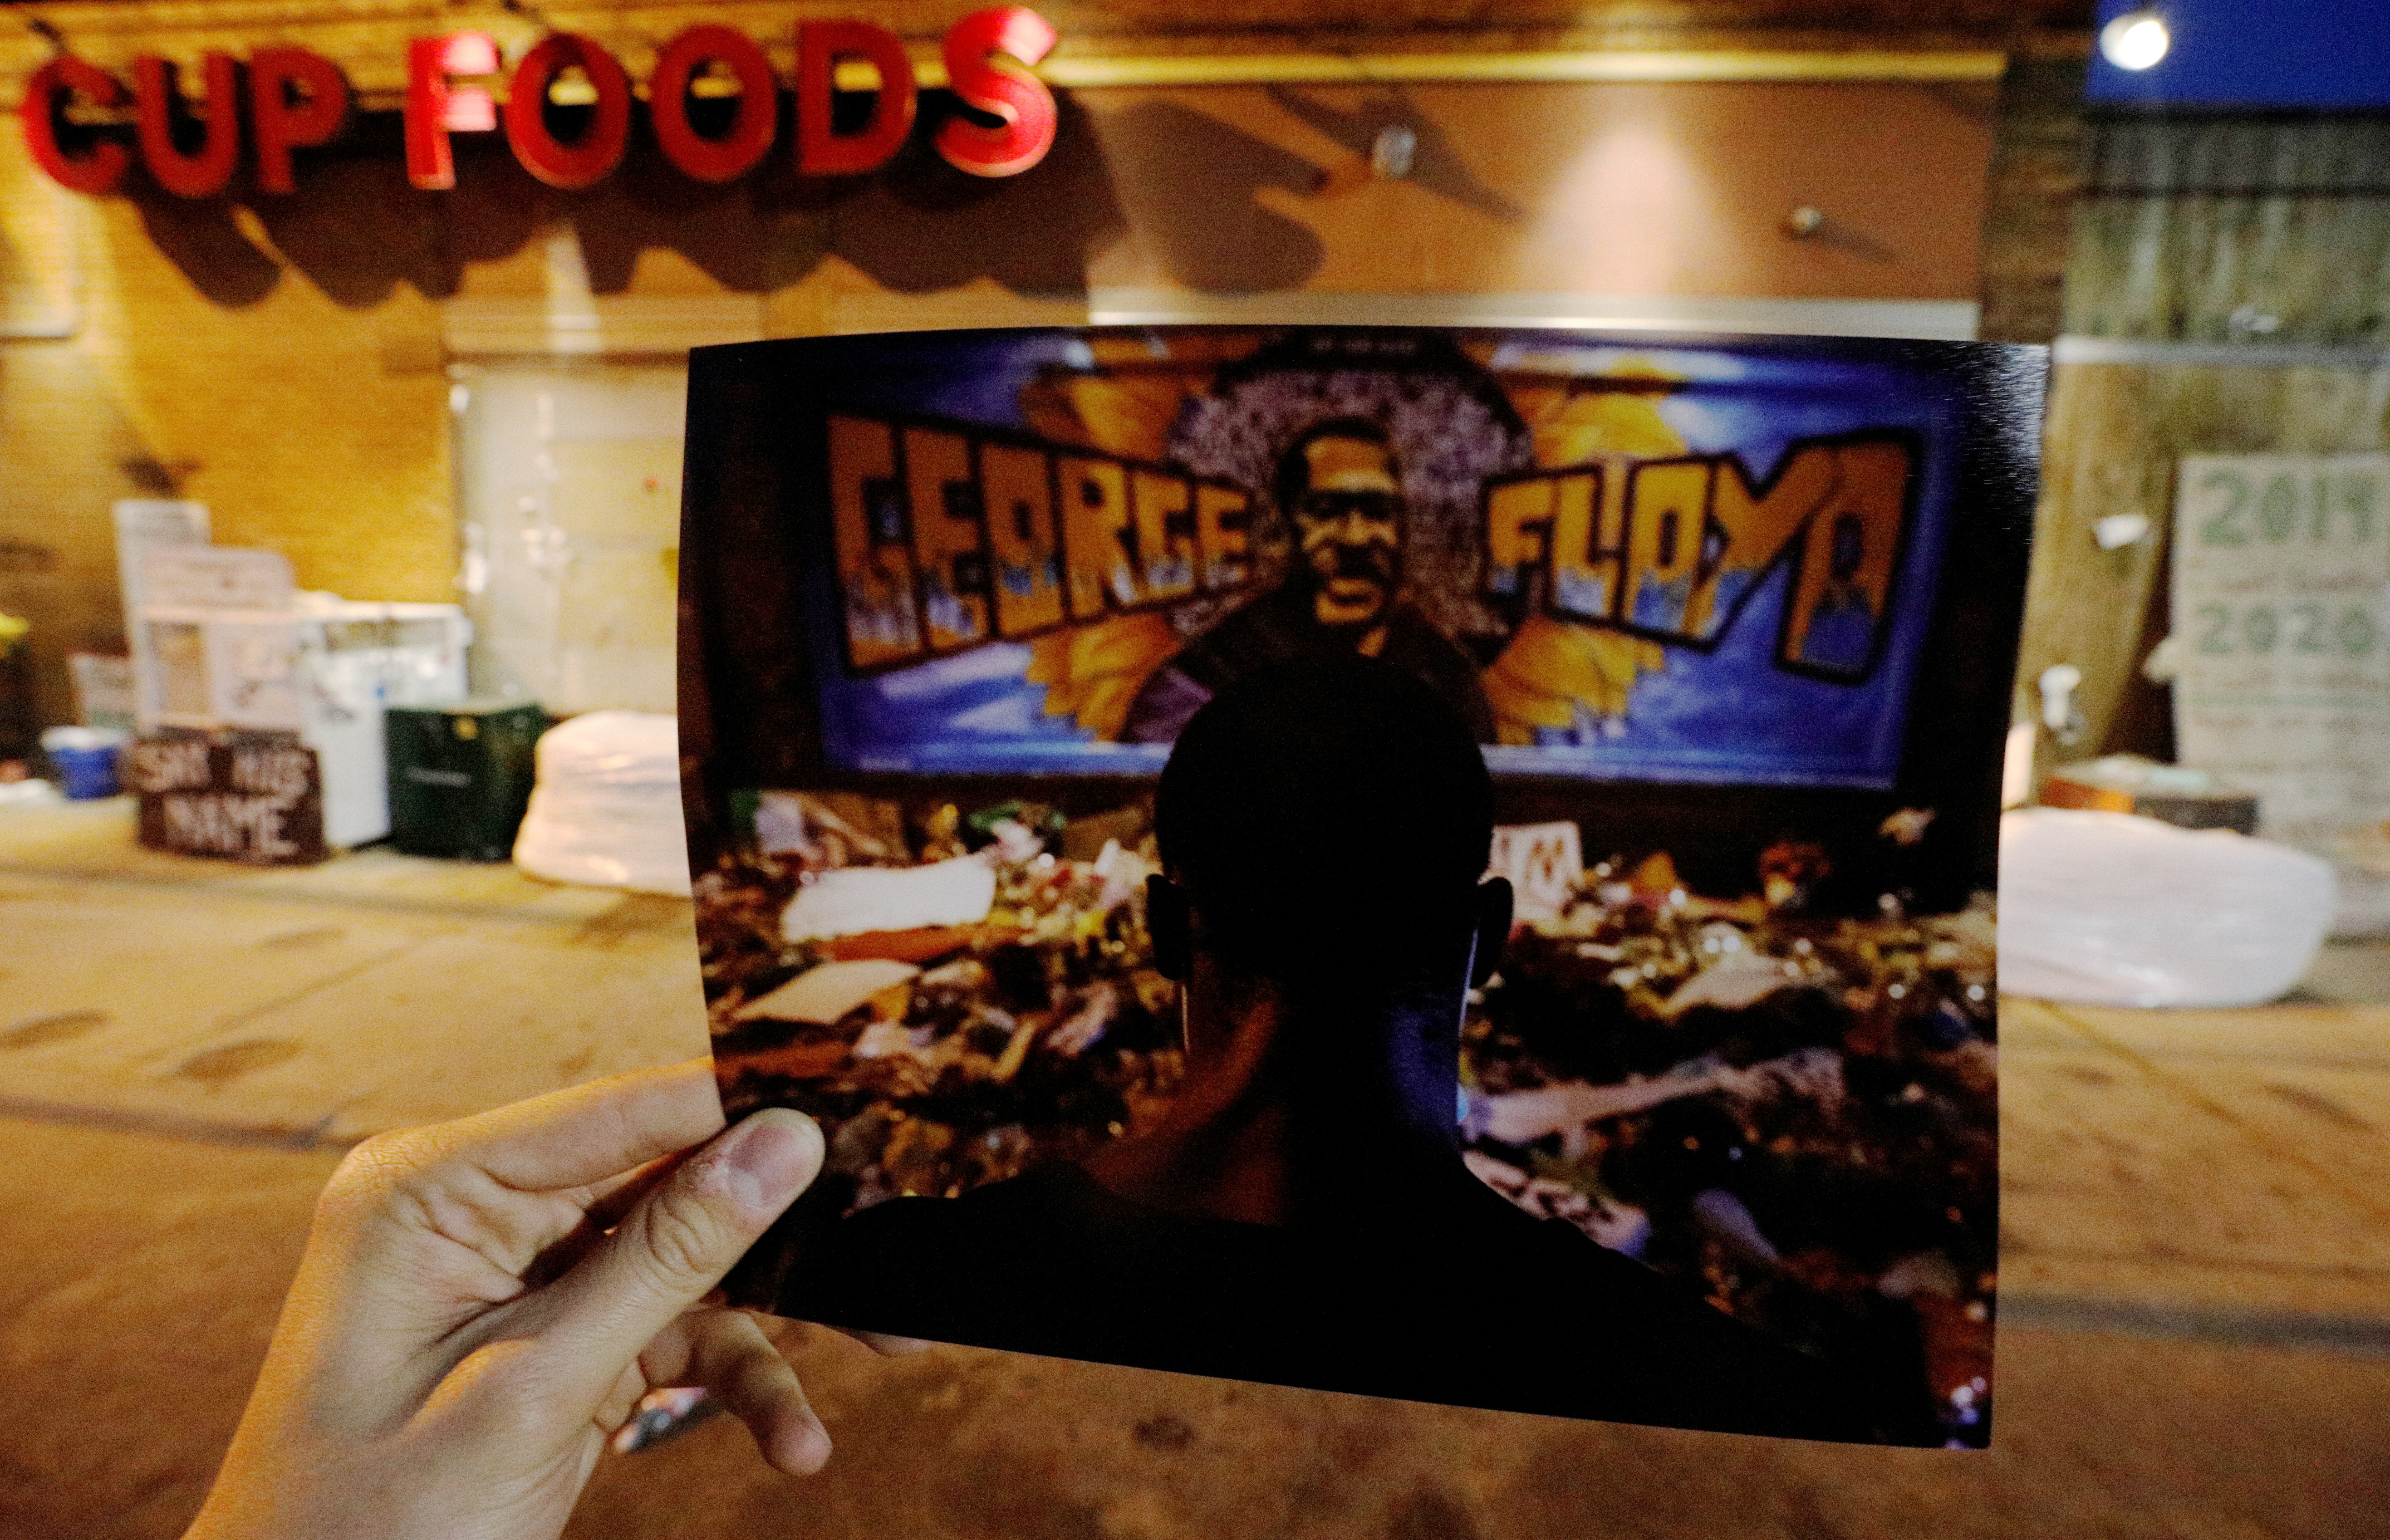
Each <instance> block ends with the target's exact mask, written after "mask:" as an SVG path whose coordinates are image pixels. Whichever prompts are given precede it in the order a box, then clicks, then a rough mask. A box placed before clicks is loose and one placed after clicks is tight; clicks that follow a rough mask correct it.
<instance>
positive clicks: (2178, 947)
mask: <svg viewBox="0 0 2390 1540" xmlns="http://www.w3.org/2000/svg"><path fill="white" fill-rule="evenodd" d="M2332 897H2333V892H2332V867H2331V866H2328V865H2327V864H2325V863H2324V862H2322V861H2319V860H2318V859H2317V858H2316V857H2314V856H2312V855H2309V854H2307V853H2305V852H2303V851H2295V850H2292V849H2290V848H2289V847H2287V846H2284V845H2277V844H2273V843H2270V842H2268V841H2264V840H2252V839H2249V838H2247V837H2246V836H2244V835H2240V834H2233V833H2229V832H2228V831H2225V830H2221V829H2204V830H2199V831H2196V832H2194V831H2192V830H2190V829H2182V828H2175V827H2174V826H2173V825H2172V824H2162V823H2159V822H2158V821H2157V820H2156V819H2154V818H2142V817H2137V816H2134V815H2131V814H2127V813H2088V812H2077V811H2074V810H2072V809H2065V808H2050V807H2037V808H2028V809H2025V810H2023V811H2021V812H2016V813H2011V814H2007V815H2004V816H2002V818H2001V819H2000V943H1999V957H2000V988H2001V989H2002V990H2003V991H2005V992H2006V993H2009V994H2011V995H2038V996H2040V997H2041V998H2044V999H2049V1000H2068V1001H2074V1002H2076V1003H2079V1004H2083V1005H2099V1006H2194V1007H2198V1006H2205V1007H2224V1006H2254V1005H2259V1004H2262V1003H2264V1002H2265V1001H2268V1000H2271V999H2273V998H2274V997H2275V996H2277V995H2281V994H2282V993H2283V992H2284V991H2285V990H2287V989H2289V988H2290V987H2291V986H2292V985H2293V984H2295V983H2297V982H2299V979H2300V978H2301V977H2302V976H2303V975H2304V974H2305V973H2306V970H2307V968H2308V967H2309V965H2310V964H2312V963H2313V962H2314V961H2315V955H2316V948H2317V947H2319V946H2320V945H2321V944H2322V943H2323V937H2324V932H2325V930H2326V929H2327V928H2328V927H2330V925H2331V924H2332Z"/></svg>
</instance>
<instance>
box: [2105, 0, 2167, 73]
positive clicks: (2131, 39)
mask: <svg viewBox="0 0 2390 1540" xmlns="http://www.w3.org/2000/svg"><path fill="white" fill-rule="evenodd" d="M2173 43H2174V34H2173V33H2171V32H2167V31H2166V24H2165V17H2162V16H2160V15H2159V14H2158V13H2157V10H2156V8H2155V7H2154V6H2142V7H2141V8H2140V9H2139V10H2130V11H2127V12H2126V13H2125V14H2124V15H2122V16H2120V17H2118V18H2116V19H2114V21H2111V22H2109V23H2108V24H2107V25H2106V26H2104V27H2102V28H2101V29H2100V57H2101V58H2104V59H2106V60H2107V61H2108V62H2109V63H2111V64H2113V65H2114V66H2115V67H2116V68H2117V69H2119V70H2146V69H2148V68H2149V67H2150V66H2151V65H2152V64H2155V63H2156V62H2157V61H2158V60H2160V59H2162V58H2165V57H2166V49H2167V48H2168V47H2169V46H2171V45H2173Z"/></svg>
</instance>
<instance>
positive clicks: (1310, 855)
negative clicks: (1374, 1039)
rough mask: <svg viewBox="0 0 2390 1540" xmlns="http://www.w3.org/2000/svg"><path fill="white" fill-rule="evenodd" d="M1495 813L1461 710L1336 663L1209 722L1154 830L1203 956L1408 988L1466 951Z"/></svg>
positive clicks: (1281, 673)
mask: <svg viewBox="0 0 2390 1540" xmlns="http://www.w3.org/2000/svg"><path fill="white" fill-rule="evenodd" d="M1493 808H1494V788H1493V782H1492V780H1491V778H1490V777H1489V776H1487V775H1486V772H1485V761H1484V756H1483V755H1482V754H1481V753H1480V752H1479V751H1478V748H1477V744H1476V743H1475V741H1474V740H1473V739H1472V738H1471V735H1470V732H1469V729H1468V727H1467V725H1465V724H1463V722H1462V721H1461V719H1460V717H1459V715H1458V713H1457V712H1454V711H1453V709H1452V708H1451V706H1449V705H1447V704H1446V702H1445V701H1444V699H1442V698H1441V697H1440V696H1438V695H1437V694H1436V693H1435V692H1434V691H1433V690H1431V689H1429V688H1428V687H1426V686H1425V685H1423V684H1421V683H1420V681H1419V680H1418V679H1416V678H1413V677H1412V676H1411V675H1409V674H1406V673H1404V672H1403V671H1402V670H1400V669H1397V668H1394V667H1392V666H1391V665H1389V664H1386V663H1382V662H1380V661H1377V660H1375V659H1372V658H1364V657H1345V656H1335V657H1330V658H1324V659H1312V660H1307V661H1304V662H1301V663H1296V664H1282V665H1278V666H1274V667H1270V668H1266V669H1263V670H1259V671H1256V672H1255V673H1253V674H1248V675H1247V676H1245V677H1244V678H1243V679H1240V680H1239V681H1238V682H1237V683H1236V684H1234V685H1232V686H1231V687H1228V688H1227V689H1226V690H1224V691H1222V692H1221V693H1220V695H1219V696H1217V697H1216V698H1215V699H1213V700H1212V701H1211V702H1209V703H1208V704H1206V705H1205V706H1204V707H1203V709H1202V710H1201V711H1200V712H1196V713H1195V716H1194V719H1193V720H1192V721H1190V722H1189V723H1188V725H1187V727H1186V729H1185V730H1184V731H1183V732H1181V733H1180V734H1179V737H1178V741H1177V745H1176V748H1175V749H1173V751H1171V755H1170V763H1169V764H1168V765H1167V766H1166V767H1165V768H1164V769H1163V773H1162V788H1161V792H1160V795H1159V798H1158V802H1157V806H1156V810H1155V831H1156V835H1157V837H1158V839H1159V841H1160V844H1161V847H1162V860H1163V866H1165V867H1166V868H1167V869H1168V871H1169V873H1170V875H1171V877H1172V878H1173V879H1175V880H1176V881H1177V882H1178V883H1180V884H1181V885H1182V886H1183V887H1185V888H1186V889H1187V891H1188V896H1189V899H1190V900H1191V901H1192V904H1193V907H1194V910H1195V915H1196V921H1197V928H1198V935H1199V937H1200V939H1201V944H1203V945H1205V946H1206V947H1208V948H1210V949H1211V950H1213V951H1214V952H1215V953H1217V954H1218V955H1219V956H1222V957H1223V958H1224V959H1225V960H1227V961H1228V962H1229V963H1230V964H1232V965H1233V966H1235V967H1238V968H1240V969H1245V970H1247V971H1251V972H1254V973H1258V974H1262V975H1265V976H1269V977H1275V978H1280V979H1294V978H1300V977H1303V976H1305V975H1308V974H1312V973H1315V972H1318V971H1320V970H1323V969H1324V970H1328V971H1330V972H1333V973H1336V974H1344V973H1346V972H1348V971H1349V970H1350V969H1354V968H1356V967H1358V968H1375V969H1384V970H1386V971H1387V972H1388V973H1389V974H1390V975H1393V974H1408V973H1409V972H1411V971H1413V970H1414V969H1416V967H1418V966H1424V965H1430V964H1433V965H1435V966H1439V967H1440V966H1442V965H1443V959H1442V958H1441V956H1440V954H1441V953H1442V952H1443V951H1445V950H1446V949H1447V948H1448V947H1449V946H1453V945H1458V944H1461V943H1464V942H1465V938H1466V937H1467V935H1468V934H1469V931H1470V927H1471V923H1472V916H1473V913H1474V910H1473V908H1472V905H1471V894H1472V893H1473V892H1474V890H1475V887H1476V884H1477V880H1478V879H1479V877H1480V876H1481V875H1482V874H1483V873H1484V869H1485V857H1486V850H1487V846H1488V844H1489V843H1490V842H1491V840H1492V837H1493Z"/></svg>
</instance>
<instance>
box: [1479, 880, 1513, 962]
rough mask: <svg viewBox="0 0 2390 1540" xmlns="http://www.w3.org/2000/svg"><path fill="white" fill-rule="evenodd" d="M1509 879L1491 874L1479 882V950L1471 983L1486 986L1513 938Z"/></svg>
mask: <svg viewBox="0 0 2390 1540" xmlns="http://www.w3.org/2000/svg"><path fill="white" fill-rule="evenodd" d="M1510 909H1511V892H1510V879H1509V878H1507V877H1489V878H1487V879H1485V880H1484V881H1483V882H1480V883H1479V884H1477V950H1476V952H1475V953H1474V955H1473V956H1471V960H1470V964H1469V987H1470V988H1471V989H1483V988H1484V987H1485V981H1486V980H1488V979H1490V978H1492V977H1493V976H1494V970H1495V969H1497V968H1499V967H1501V966H1502V949H1503V947H1505V946H1507V945H1508V944H1510Z"/></svg>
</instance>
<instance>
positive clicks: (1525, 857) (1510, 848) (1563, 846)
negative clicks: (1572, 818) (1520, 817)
mask: <svg viewBox="0 0 2390 1540" xmlns="http://www.w3.org/2000/svg"><path fill="white" fill-rule="evenodd" d="M1485 875H1486V876H1488V877H1507V878H1509V879H1510V892H1511V893H1512V894H1513V895H1514V902H1515V904H1516V908H1515V909H1514V911H1513V912H1514V913H1516V914H1517V915H1518V917H1519V918H1521V919H1538V918H1545V917H1548V916H1551V915H1556V914H1559V913H1560V912H1561V910H1562V909H1564V908H1566V907H1567V906H1568V901H1569V896H1570V895H1571V894H1572V893H1574V892H1575V891H1576V882H1577V879H1578V878H1580V877H1583V876H1584V875H1585V853H1584V852H1583V851H1582V850H1580V849H1579V848H1578V841H1577V832H1576V825H1574V824H1573V823H1570V822H1568V821H1566V820H1562V821H1561V822H1560V823H1556V824H1504V825H1501V826H1499V827H1497V828H1496V829H1495V830H1494V849H1493V852H1492V853H1491V855H1490V858H1489V859H1488V860H1487V861H1486V863H1485Z"/></svg>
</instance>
